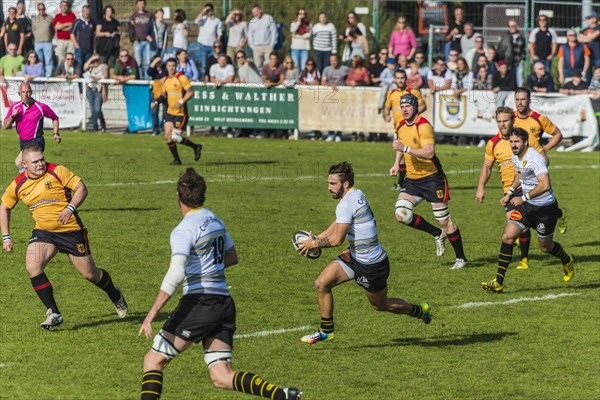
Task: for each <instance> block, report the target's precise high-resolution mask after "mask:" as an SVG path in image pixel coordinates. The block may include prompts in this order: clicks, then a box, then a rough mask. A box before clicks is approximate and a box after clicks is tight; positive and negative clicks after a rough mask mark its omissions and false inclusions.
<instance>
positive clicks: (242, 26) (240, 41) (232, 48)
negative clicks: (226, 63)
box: [225, 8, 248, 59]
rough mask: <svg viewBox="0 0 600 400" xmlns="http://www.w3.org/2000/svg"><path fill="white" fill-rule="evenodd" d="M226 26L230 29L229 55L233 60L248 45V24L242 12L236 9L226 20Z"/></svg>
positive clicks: (228, 40)
mask: <svg viewBox="0 0 600 400" xmlns="http://www.w3.org/2000/svg"><path fill="white" fill-rule="evenodd" d="M225 25H226V26H227V27H228V28H229V38H228V39H227V55H228V56H229V57H230V58H232V59H233V57H234V56H235V55H236V54H237V52H238V51H239V50H243V49H244V47H245V46H246V44H247V43H248V23H247V22H246V21H244V15H243V14H242V12H241V11H240V10H239V9H237V8H234V9H233V10H232V11H231V14H229V15H228V16H227V18H226V19H225Z"/></svg>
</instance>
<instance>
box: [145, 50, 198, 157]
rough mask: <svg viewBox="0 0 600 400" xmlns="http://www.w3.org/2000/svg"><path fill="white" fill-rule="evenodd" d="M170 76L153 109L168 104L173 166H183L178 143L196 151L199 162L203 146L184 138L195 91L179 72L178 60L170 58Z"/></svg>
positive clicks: (168, 139) (167, 136) (167, 134)
mask: <svg viewBox="0 0 600 400" xmlns="http://www.w3.org/2000/svg"><path fill="white" fill-rule="evenodd" d="M166 69H167V73H168V75H167V76H166V77H165V78H164V81H163V93H162V95H161V96H160V97H159V98H158V99H156V100H155V101H153V102H152V104H151V106H152V108H154V107H156V106H158V105H159V104H160V103H165V104H167V112H166V113H165V118H164V129H165V140H166V142H167V146H168V147H169V150H170V151H171V154H172V155H173V161H171V165H181V159H180V158H179V153H178V152H177V143H180V144H183V145H185V146H189V147H191V148H192V149H193V150H194V161H198V160H199V159H200V156H201V154H202V145H201V144H195V143H193V142H192V141H191V140H189V139H187V138H185V137H183V133H182V132H183V131H184V130H185V127H186V125H187V121H188V111H187V105H186V104H187V101H188V100H189V99H191V98H192V97H193V96H194V89H192V84H191V82H190V80H189V79H188V78H187V77H186V76H185V75H183V74H182V73H181V72H177V60H176V59H175V58H173V57H171V58H169V59H168V60H167V63H166Z"/></svg>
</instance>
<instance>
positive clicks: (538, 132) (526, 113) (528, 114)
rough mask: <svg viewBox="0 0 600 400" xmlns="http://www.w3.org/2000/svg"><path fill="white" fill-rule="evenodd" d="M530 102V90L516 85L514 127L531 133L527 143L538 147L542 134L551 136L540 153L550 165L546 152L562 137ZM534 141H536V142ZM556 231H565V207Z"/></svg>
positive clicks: (554, 126)
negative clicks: (533, 108) (534, 109)
mask: <svg viewBox="0 0 600 400" xmlns="http://www.w3.org/2000/svg"><path fill="white" fill-rule="evenodd" d="M530 104H531V92H530V91H529V89H527V88H525V87H518V88H517V90H515V107H516V110H515V112H514V115H515V123H514V126H515V128H521V129H524V130H525V131H526V132H528V133H529V134H531V135H533V137H534V138H535V141H534V139H533V138H532V137H531V136H530V137H529V139H530V140H529V145H530V146H533V147H535V148H536V149H538V148H539V147H541V145H540V144H539V143H540V142H541V140H542V135H543V134H544V133H547V134H549V135H551V136H552V139H550V140H549V141H548V143H546V145H545V146H543V147H542V151H540V154H541V155H542V157H544V159H545V160H546V163H547V164H548V165H550V159H549V158H548V155H547V153H548V152H549V151H550V150H552V149H553V148H555V147H556V146H558V145H559V144H560V142H561V141H562V139H563V136H562V133H561V131H560V129H559V128H558V127H557V126H556V125H554V124H553V123H552V121H550V119H548V117H546V116H544V115H541V114H539V113H537V112H535V111H533V110H532V109H531V108H530V107H529V106H530ZM535 142H538V143H537V144H536V143H535ZM538 151H539V150H538ZM557 227H558V231H559V232H560V233H565V232H566V231H567V212H566V210H565V209H560V217H559V219H558V223H557Z"/></svg>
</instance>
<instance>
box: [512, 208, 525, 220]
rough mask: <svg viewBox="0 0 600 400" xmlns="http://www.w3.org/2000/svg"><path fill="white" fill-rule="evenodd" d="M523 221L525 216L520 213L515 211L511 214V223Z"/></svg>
mask: <svg viewBox="0 0 600 400" xmlns="http://www.w3.org/2000/svg"><path fill="white" fill-rule="evenodd" d="M522 219H523V214H521V213H520V212H519V211H517V210H514V211H513V212H511V213H510V220H511V221H520V220H522Z"/></svg>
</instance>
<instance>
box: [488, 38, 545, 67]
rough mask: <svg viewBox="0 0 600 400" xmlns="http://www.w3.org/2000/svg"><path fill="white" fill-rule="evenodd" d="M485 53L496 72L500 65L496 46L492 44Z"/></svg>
mask: <svg viewBox="0 0 600 400" xmlns="http://www.w3.org/2000/svg"><path fill="white" fill-rule="evenodd" d="M485 53H486V57H487V62H488V65H489V69H490V71H491V72H492V73H496V72H497V71H498V66H497V65H496V62H497V61H499V59H498V57H496V48H495V47H494V46H492V45H491V44H490V45H489V46H488V48H487V49H486V50H485ZM548 72H550V71H548Z"/></svg>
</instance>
